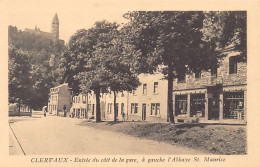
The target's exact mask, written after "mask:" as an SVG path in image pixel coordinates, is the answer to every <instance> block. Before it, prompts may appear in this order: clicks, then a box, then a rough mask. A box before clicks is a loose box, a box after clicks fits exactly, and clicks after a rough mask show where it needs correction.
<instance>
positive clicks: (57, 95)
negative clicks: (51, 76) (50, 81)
mask: <svg viewBox="0 0 260 167" xmlns="http://www.w3.org/2000/svg"><path fill="white" fill-rule="evenodd" d="M71 103H72V102H71V94H70V91H69V87H68V84H62V85H59V86H56V87H54V88H51V89H50V94H49V102H48V112H49V114H52V115H58V116H68V114H69V111H70V108H71ZM64 110H65V111H66V112H64Z"/></svg>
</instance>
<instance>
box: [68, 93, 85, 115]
mask: <svg viewBox="0 0 260 167" xmlns="http://www.w3.org/2000/svg"><path fill="white" fill-rule="evenodd" d="M87 98H88V96H87V95H84V94H79V95H78V96H73V97H72V106H71V108H70V117H73V118H74V117H75V118H89V115H88V113H87V100H88V99H87Z"/></svg>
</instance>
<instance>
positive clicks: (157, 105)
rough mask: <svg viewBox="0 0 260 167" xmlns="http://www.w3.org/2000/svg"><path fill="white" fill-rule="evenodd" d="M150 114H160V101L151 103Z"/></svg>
mask: <svg viewBox="0 0 260 167" xmlns="http://www.w3.org/2000/svg"><path fill="white" fill-rule="evenodd" d="M150 115H154V116H158V115H160V103H151V113H150Z"/></svg>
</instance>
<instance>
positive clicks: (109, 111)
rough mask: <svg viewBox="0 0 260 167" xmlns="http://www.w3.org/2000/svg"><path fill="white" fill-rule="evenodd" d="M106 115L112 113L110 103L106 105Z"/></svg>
mask: <svg viewBox="0 0 260 167" xmlns="http://www.w3.org/2000/svg"><path fill="white" fill-rule="evenodd" d="M107 113H108V114H111V113H112V103H108V104H107Z"/></svg>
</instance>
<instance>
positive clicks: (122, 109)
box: [121, 103, 125, 114]
mask: <svg viewBox="0 0 260 167" xmlns="http://www.w3.org/2000/svg"><path fill="white" fill-rule="evenodd" d="M124 110H125V105H124V103H121V114H122V113H124Z"/></svg>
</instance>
